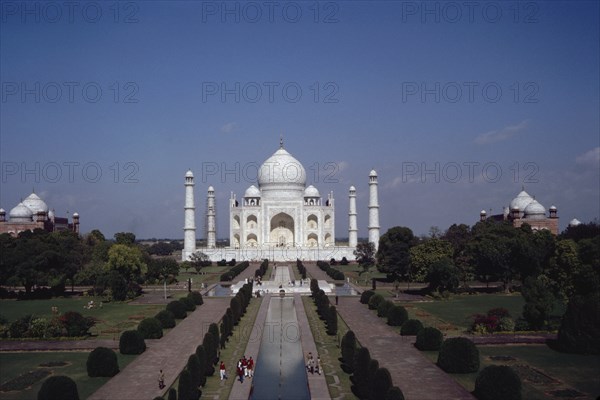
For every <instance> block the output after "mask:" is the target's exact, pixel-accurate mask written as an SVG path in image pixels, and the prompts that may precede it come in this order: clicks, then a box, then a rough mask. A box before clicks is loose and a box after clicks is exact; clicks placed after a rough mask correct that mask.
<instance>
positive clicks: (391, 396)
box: [385, 386, 404, 400]
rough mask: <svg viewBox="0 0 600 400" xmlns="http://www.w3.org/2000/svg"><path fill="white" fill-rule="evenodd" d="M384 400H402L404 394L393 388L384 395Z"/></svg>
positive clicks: (395, 387)
mask: <svg viewBox="0 0 600 400" xmlns="http://www.w3.org/2000/svg"><path fill="white" fill-rule="evenodd" d="M385 400H404V393H402V390H400V388H399V387H398V386H394V387H392V388H390V390H388V391H387V393H386V394H385Z"/></svg>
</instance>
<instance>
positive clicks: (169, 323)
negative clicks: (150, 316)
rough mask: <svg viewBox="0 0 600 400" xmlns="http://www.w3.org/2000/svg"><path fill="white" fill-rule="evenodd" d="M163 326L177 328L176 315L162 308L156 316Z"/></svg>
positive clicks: (164, 327)
mask: <svg viewBox="0 0 600 400" xmlns="http://www.w3.org/2000/svg"><path fill="white" fill-rule="evenodd" d="M154 318H156V319H157V320H158V321H159V322H160V325H161V326H162V328H163V329H169V328H175V325H176V323H175V316H174V315H173V313H172V312H171V311H169V310H162V311H160V312H159V313H158V314H156V315H155V316H154Z"/></svg>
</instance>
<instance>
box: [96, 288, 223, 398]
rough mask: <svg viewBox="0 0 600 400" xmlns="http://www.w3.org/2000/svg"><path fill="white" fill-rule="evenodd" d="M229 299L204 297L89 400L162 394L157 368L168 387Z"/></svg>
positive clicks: (221, 312)
mask: <svg viewBox="0 0 600 400" xmlns="http://www.w3.org/2000/svg"><path fill="white" fill-rule="evenodd" d="M229 301H230V298H205V299H204V304H203V305H201V306H199V307H198V308H196V311H194V312H192V313H190V314H188V316H187V318H185V319H184V320H183V321H181V322H180V323H179V324H178V325H177V327H175V328H173V329H172V330H171V331H169V333H167V334H166V335H165V336H164V337H163V338H162V339H160V340H159V341H158V343H156V344H155V345H153V346H150V347H149V348H148V349H146V351H145V352H144V353H142V354H140V355H139V356H138V357H137V358H136V359H135V360H134V361H132V362H131V363H130V364H129V365H127V367H125V369H124V370H122V371H121V372H119V373H118V374H117V375H116V376H115V377H113V378H112V379H111V380H109V381H108V382H107V383H106V384H105V385H103V386H102V387H100V389H98V390H97V391H96V392H95V393H94V394H92V396H90V397H89V400H113V399H128V400H138V399H139V400H148V399H153V398H154V397H156V396H163V395H165V393H166V389H164V390H159V389H158V380H157V379H158V373H159V370H160V369H162V370H163V371H164V373H165V385H166V387H167V388H168V387H169V386H171V385H172V384H173V382H175V380H176V379H177V377H178V376H179V373H180V372H181V371H182V370H183V368H184V367H185V364H186V363H187V359H188V357H189V356H190V354H192V353H193V352H195V351H196V347H197V346H198V345H199V344H201V343H202V339H203V338H204V334H205V333H206V332H207V331H208V326H209V325H210V324H211V323H212V322H218V321H219V320H220V319H221V317H222V316H223V314H224V313H225V310H226V309H227V307H228V306H229Z"/></svg>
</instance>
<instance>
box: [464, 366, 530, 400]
mask: <svg viewBox="0 0 600 400" xmlns="http://www.w3.org/2000/svg"><path fill="white" fill-rule="evenodd" d="M473 394H475V397H477V399H479V400H505V399H511V400H521V379H520V378H519V375H517V373H516V372H515V371H514V370H513V369H512V368H511V367H509V366H507V365H490V366H489V367H485V368H484V369H482V370H481V372H480V373H479V375H477V379H476V380H475V391H474V392H473Z"/></svg>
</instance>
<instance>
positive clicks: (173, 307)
mask: <svg viewBox="0 0 600 400" xmlns="http://www.w3.org/2000/svg"><path fill="white" fill-rule="evenodd" d="M167 310H168V311H171V312H172V313H173V315H174V316H175V318H177V319H184V318H185V317H187V312H186V311H185V305H184V304H183V303H182V302H180V301H177V300H173V301H172V302H170V303H169V304H167Z"/></svg>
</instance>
